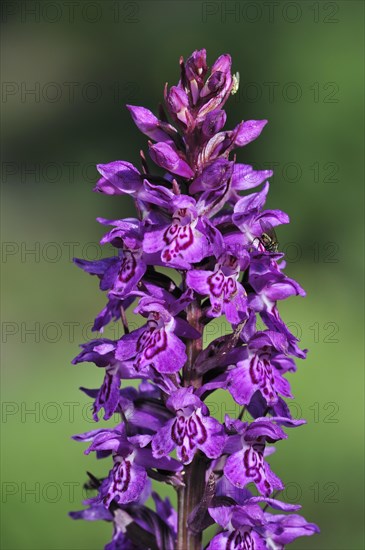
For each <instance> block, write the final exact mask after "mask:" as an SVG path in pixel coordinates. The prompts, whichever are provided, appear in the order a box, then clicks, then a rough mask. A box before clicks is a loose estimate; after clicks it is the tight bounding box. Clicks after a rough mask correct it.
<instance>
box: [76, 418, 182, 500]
mask: <svg viewBox="0 0 365 550" xmlns="http://www.w3.org/2000/svg"><path fill="white" fill-rule="evenodd" d="M74 439H75V440H76V441H92V443H91V445H90V447H89V448H88V449H86V451H85V454H89V453H90V452H92V451H95V452H96V453H97V455H98V456H100V457H101V456H102V457H105V456H108V455H109V454H110V453H113V462H114V465H113V468H112V469H111V470H110V472H109V476H108V477H107V478H106V479H105V480H104V481H103V483H102V484H101V487H100V490H99V494H98V496H97V497H96V499H93V500H92V501H91V502H102V503H103V504H104V506H105V507H106V508H109V506H110V503H111V502H112V501H113V500H115V502H117V503H119V504H128V503H130V502H138V501H139V500H140V499H142V501H144V500H145V494H147V492H149V491H150V484H149V481H148V476H147V472H146V470H147V469H148V468H158V469H161V470H171V471H173V472H178V471H179V470H181V468H182V466H181V465H180V464H179V463H178V462H177V461H176V460H174V459H172V458H170V457H159V458H158V459H157V458H155V457H154V455H153V454H152V451H151V450H150V449H148V448H143V449H142V448H140V447H137V446H135V445H134V444H133V443H131V442H130V441H129V439H128V437H127V433H126V428H125V426H124V425H120V426H117V427H116V428H114V429H112V430H107V429H101V430H94V431H91V432H87V433H85V434H81V435H77V436H74Z"/></svg>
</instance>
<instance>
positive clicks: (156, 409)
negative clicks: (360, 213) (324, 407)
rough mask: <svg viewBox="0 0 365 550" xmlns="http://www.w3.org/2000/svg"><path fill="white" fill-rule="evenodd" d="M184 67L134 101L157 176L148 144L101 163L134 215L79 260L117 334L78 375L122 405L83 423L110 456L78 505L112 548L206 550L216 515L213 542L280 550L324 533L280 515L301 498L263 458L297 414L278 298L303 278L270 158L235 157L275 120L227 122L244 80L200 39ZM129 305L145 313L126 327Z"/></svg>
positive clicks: (93, 348) (232, 548) (291, 340)
mask: <svg viewBox="0 0 365 550" xmlns="http://www.w3.org/2000/svg"><path fill="white" fill-rule="evenodd" d="M180 68H181V76H180V80H179V83H178V84H177V86H172V87H171V88H168V87H167V85H166V87H165V93H164V95H165V108H164V107H162V106H160V111H159V117H158V118H157V117H156V116H155V115H154V114H153V113H152V112H151V111H149V110H148V109H146V108H144V107H136V106H132V105H128V109H129V111H130V113H131V115H132V118H133V120H134V122H135V124H136V125H137V127H138V128H139V130H141V131H142V132H143V133H144V134H145V135H146V136H147V137H148V138H149V140H150V141H149V142H148V147H149V156H150V158H151V159H152V161H153V163H154V164H156V165H157V166H158V167H159V168H162V171H161V170H160V171H159V172H160V175H159V174H158V173H156V172H154V173H152V170H153V169H152V168H151V163H148V162H147V160H146V157H145V155H144V154H143V153H141V165H142V168H141V170H138V169H137V168H136V167H135V166H133V165H132V164H130V163H129V162H125V161H115V162H111V163H109V164H101V165H98V171H99V172H100V174H101V179H100V180H99V181H98V183H97V185H96V188H95V190H96V191H98V192H101V193H104V194H107V195H129V196H130V197H132V198H133V199H134V202H135V206H136V211H137V217H135V218H126V219H117V220H106V219H104V218H98V221H99V222H100V223H101V224H103V225H108V226H111V227H112V229H111V230H110V231H109V232H108V233H107V234H106V235H105V236H104V237H103V238H102V240H101V243H102V244H106V243H109V244H111V245H112V246H113V247H114V248H115V250H116V254H115V255H114V256H113V257H110V258H105V259H100V260H96V261H87V260H79V259H78V260H75V261H76V263H77V265H78V266H79V267H81V268H82V269H83V270H85V271H86V272H88V273H90V274H92V275H97V276H98V277H99V279H100V288H101V290H103V291H107V295H108V302H107V304H106V306H105V308H104V309H103V310H102V311H101V312H100V313H99V315H98V316H97V317H96V319H95V323H94V327H93V329H94V330H95V331H98V332H101V333H102V332H103V329H104V327H105V326H106V325H107V324H108V323H110V322H116V321H119V320H120V321H121V324H122V326H123V328H124V334H123V336H122V337H121V338H120V339H118V340H116V341H114V340H109V339H106V338H99V339H95V340H92V341H90V342H88V343H86V344H83V345H82V351H81V353H80V354H79V355H78V356H77V357H76V358H75V359H74V363H81V362H85V361H88V362H93V363H95V364H96V365H97V366H98V367H100V368H101V369H103V370H104V373H105V374H104V380H103V383H102V386H101V388H100V389H99V390H94V389H85V388H82V389H83V391H84V392H85V393H86V394H87V395H88V396H89V397H91V398H92V399H93V400H94V404H93V416H94V420H95V421H98V414H99V411H100V410H101V409H104V419H105V420H108V419H110V418H111V417H112V416H114V415H115V414H117V415H119V419H120V422H119V423H118V425H116V426H114V427H111V428H103V429H98V430H93V431H90V432H87V433H85V434H82V435H77V436H75V439H76V440H77V441H89V442H91V444H90V446H89V448H88V449H87V450H86V451H85V452H86V454H88V453H90V452H92V451H93V452H95V453H96V456H97V458H105V457H109V458H111V460H112V464H111V469H110V471H109V474H108V475H107V477H105V478H104V479H98V478H96V477H94V476H93V475H92V474H89V477H90V484H91V485H92V486H93V488H94V489H96V490H97V496H95V497H93V498H90V499H88V500H87V501H86V502H85V503H86V504H88V508H86V509H85V510H83V511H80V512H72V513H71V516H72V517H73V518H75V519H79V518H82V519H86V520H98V519H100V520H105V521H109V522H111V523H113V526H114V533H113V537H112V540H111V542H109V543H108V544H107V545H106V547H105V548H106V550H120V549H126V550H136V549H147V548H151V549H154V550H155V549H160V550H173V549H175V548H176V549H177V550H192V549H194V550H196V549H198V548H199V549H201V548H202V546H203V542H202V540H203V539H202V533H203V531H204V530H205V529H207V528H208V527H209V526H211V525H213V524H216V526H217V530H216V534H213V535H212V538H211V540H210V542H208V543H207V549H208V550H221V549H227V550H254V549H256V550H264V549H268V550H280V549H282V548H284V547H285V546H286V544H288V543H290V542H291V541H293V540H294V539H295V538H297V537H299V536H302V535H312V534H313V533H315V532H318V528H317V526H316V525H314V524H312V523H307V521H306V520H305V519H304V518H303V517H301V516H300V515H298V514H296V513H285V512H295V511H296V510H297V509H298V508H300V506H297V505H292V504H286V503H284V502H281V501H279V500H277V499H276V498H275V496H276V494H277V493H278V492H280V491H282V490H283V489H284V485H283V483H282V481H281V480H280V479H279V477H277V476H276V475H275V473H274V472H273V471H272V470H271V468H270V466H269V464H268V463H267V461H266V457H267V456H268V455H270V454H271V453H272V452H273V450H274V448H273V447H272V446H270V444H272V443H275V442H277V441H280V440H282V439H285V438H286V437H287V435H286V433H285V431H284V429H283V428H290V427H295V426H299V425H301V424H303V423H304V421H303V420H296V419H293V418H292V416H291V414H290V410H289V408H288V406H287V404H286V402H285V401H284V398H292V394H291V391H290V386H289V383H288V381H287V379H286V378H285V374H286V373H287V372H293V371H295V368H296V367H295V363H294V359H293V358H294V357H298V358H301V359H304V358H305V355H306V352H305V351H302V350H301V349H300V348H299V347H298V345H297V339H296V338H295V337H294V335H293V334H292V333H291V332H290V331H289V329H288V328H287V326H286V325H285V323H284V321H283V320H282V319H281V317H280V315H279V313H278V309H277V301H278V300H282V299H285V298H287V297H289V296H292V295H300V296H303V295H304V291H303V289H302V288H301V287H300V286H299V284H298V283H296V282H295V281H294V280H292V279H290V278H288V277H287V276H286V275H285V274H284V272H283V269H284V267H285V262H284V261H283V256H284V255H283V254H282V253H280V252H278V251H277V247H276V246H270V237H269V236H268V234H269V230H268V229H267V228H273V227H275V226H278V225H280V224H286V223H288V222H289V219H288V216H287V215H286V214H285V213H284V212H281V211H280V210H265V209H264V206H265V200H266V196H267V193H268V190H269V183H268V182H267V181H266V180H267V179H268V178H269V177H270V176H271V175H272V172H271V171H270V170H259V171H257V170H254V169H253V168H252V167H251V166H249V165H247V164H240V163H237V162H236V161H235V156H233V158H231V152H232V151H233V150H234V149H235V148H237V147H243V146H245V145H247V144H248V143H250V142H251V141H253V140H254V139H256V138H257V137H258V136H259V135H260V133H261V131H262V129H263V127H264V126H265V124H266V122H267V121H266V120H258V121H257V120H248V121H245V122H241V123H240V124H238V126H236V127H235V128H234V129H233V130H223V128H224V125H225V122H226V113H225V111H224V110H223V106H224V104H225V102H226V100H227V99H228V98H229V96H230V95H231V94H232V93H234V92H235V91H236V90H237V86H238V79H237V76H235V75H232V74H231V58H230V56H229V55H221V56H220V57H219V58H218V59H217V61H216V62H215V63H214V65H213V66H212V68H211V70H210V73H209V75H208V67H207V64H206V52H205V50H200V51H195V52H194V53H193V54H192V55H191V56H190V57H189V58H188V59H187V61H186V62H184V60H183V59H181V60H180ZM258 186H261V187H260V189H259V190H258V191H257V190H256V191H255V192H251V189H254V188H256V187H258ZM242 192H243V193H242ZM263 235H265V238H263ZM132 304H134V307H135V309H134V312H135V313H136V314H139V315H141V316H142V317H143V318H144V319H145V324H143V325H142V326H141V327H140V328H137V329H136V330H132V331H129V328H128V321H127V315H126V310H127V309H128V308H129V307H130V306H132ZM223 316H225V318H226V322H227V324H228V325H229V326H230V327H231V330H230V331H227V332H225V333H224V334H222V335H221V336H219V337H218V338H215V339H214V340H213V341H211V342H209V343H207V345H205V346H204V345H203V344H204V343H205V333H204V331H206V327H207V325H208V324H209V323H212V322H214V319H217V318H220V317H223ZM259 320H260V322H262V323H263V325H264V326H265V328H264V329H262V330H261V329H259V328H258V322H259ZM122 380H123V381H124V380H140V384H139V386H138V387H135V386H133V387H130V386H127V385H125V382H123V383H122V384H121V381H122ZM216 390H226V391H227V392H229V393H230V395H231V396H232V397H233V399H234V400H235V402H236V403H237V404H238V405H240V406H242V411H241V413H240V415H239V417H238V418H231V417H230V416H229V415H226V416H225V418H224V422H223V423H221V422H219V421H218V420H217V419H216V418H214V417H213V416H211V415H210V411H209V408H208V406H207V404H206V403H205V400H206V398H207V397H208V396H211V395H212V394H213V393H214V392H215V391H216ZM248 416H249V417H250V419H251V420H250V421H249V420H246V421H244V420H243V419H244V418H246V417H248ZM172 454H173V456H172ZM151 480H154V482H156V483H157V482H161V483H167V484H169V485H171V486H173V487H174V488H175V489H176V492H177V511H176V510H175V509H174V507H173V506H172V504H171V502H170V500H169V499H168V498H166V499H164V500H163V499H162V498H161V497H160V496H159V495H158V494H157V493H156V492H151ZM248 485H249V486H250V490H249V489H248V488H247V486H248ZM151 496H152V499H153V501H154V503H153V507H152V508H151V507H148V506H147V505H146V501H147V500H148V499H149V498H150V497H151ZM153 501H152V500H151V501H149V503H152V502H153ZM269 507H271V508H272V509H274V510H279V511H280V512H281V513H270V512H269V511H267V509H268V508H269ZM283 512H284V513H283Z"/></svg>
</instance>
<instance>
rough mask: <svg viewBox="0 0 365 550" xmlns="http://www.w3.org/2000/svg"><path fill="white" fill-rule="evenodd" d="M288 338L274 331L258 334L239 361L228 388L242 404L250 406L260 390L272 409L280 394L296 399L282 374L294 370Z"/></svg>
mask: <svg viewBox="0 0 365 550" xmlns="http://www.w3.org/2000/svg"><path fill="white" fill-rule="evenodd" d="M285 346H286V341H285V338H284V337H283V336H282V335H281V334H279V333H275V332H272V331H266V332H258V333H256V334H255V335H254V336H253V337H252V338H251V339H250V341H249V342H248V345H247V349H246V350H245V355H246V357H245V359H243V360H242V361H239V362H238V363H237V366H236V367H235V368H233V369H232V370H231V371H230V372H229V375H228V379H227V387H228V389H229V391H230V392H231V394H232V396H233V398H234V399H235V401H237V403H239V404H240V405H248V404H249V403H250V401H251V398H252V396H253V395H254V393H255V392H256V391H259V392H260V393H261V395H262V397H263V398H264V399H265V401H266V403H267V405H268V406H271V405H274V404H275V403H276V402H277V401H278V399H279V394H280V395H283V396H285V397H289V398H290V397H292V395H291V392H290V386H289V382H288V381H287V380H286V379H285V378H283V376H282V374H283V373H285V372H287V371H289V370H294V369H295V365H294V361H293V360H291V359H290V358H288V357H287V356H286V355H285V351H286V347H285Z"/></svg>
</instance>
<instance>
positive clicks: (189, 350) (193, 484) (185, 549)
mask: <svg viewBox="0 0 365 550" xmlns="http://www.w3.org/2000/svg"><path fill="white" fill-rule="evenodd" d="M201 317H202V311H201V307H200V304H199V302H198V301H197V300H195V301H194V302H192V303H191V304H190V305H189V306H188V308H187V321H188V323H190V325H191V326H193V327H194V328H195V329H196V330H198V331H199V332H200V334H203V329H204V326H203V324H202V323H201ZM202 347H203V339H202V337H200V338H197V339H195V340H188V342H187V345H186V354H187V357H188V360H187V362H186V364H185V366H184V369H183V380H182V384H183V386H185V387H187V386H191V385H192V386H194V387H195V388H199V387H200V386H201V378H200V376H198V375H197V373H196V372H195V371H194V363H195V360H196V358H197V356H198V354H199V353H200V351H201V350H202ZM205 471H206V461H205V460H204V457H203V456H202V455H201V454H200V453H199V452H197V453H196V454H195V456H194V459H193V461H192V462H191V464H187V465H186V466H185V468H184V487H180V488H179V490H178V518H179V519H178V535H177V544H176V550H200V549H201V544H202V535H201V533H199V534H194V533H191V532H189V530H188V518H189V516H190V514H191V512H192V511H193V509H194V508H195V507H196V506H197V505H198V504H199V502H200V501H201V499H202V497H203V494H204V489H205Z"/></svg>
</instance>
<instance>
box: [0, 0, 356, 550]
mask: <svg viewBox="0 0 365 550" xmlns="http://www.w3.org/2000/svg"><path fill="white" fill-rule="evenodd" d="M4 4H7V7H6V8H4V9H5V11H4V13H3V33H2V44H3V49H2V79H3V98H2V111H3V115H2V129H3V136H5V135H6V138H7V139H6V141H5V140H4V146H3V161H2V183H3V190H2V199H3V201H2V242H3V256H2V269H3V277H2V289H3V297H2V342H3V343H2V422H1V436H2V437H1V440H2V507H3V508H2V515H1V539H2V542H1V548H3V549H4V550H86V549H88V550H97V549H99V548H102V546H103V543H105V542H106V541H107V540H109V538H110V536H111V533H110V526H109V525H107V524H101V523H94V524H86V523H83V522H73V521H71V520H70V519H68V517H67V512H68V511H69V510H77V509H79V508H80V503H81V500H82V499H83V497H84V495H83V490H82V484H83V482H84V480H85V471H86V470H87V469H88V470H92V471H93V472H94V473H96V474H103V473H105V471H106V468H107V464H106V463H99V464H97V463H96V461H95V460H94V459H93V458H92V457H85V456H83V454H82V451H83V446H82V445H80V444H77V443H74V442H72V441H71V440H70V436H71V435H72V434H73V433H79V432H82V431H87V430H89V429H92V424H91V422H90V417H89V414H88V408H89V402H88V400H87V398H86V397H84V396H83V394H81V393H80V392H79V391H78V387H79V386H81V385H84V386H87V387H97V386H98V385H99V384H100V382H101V372H100V371H99V370H98V369H97V368H95V367H94V366H93V365H91V364H87V365H83V366H78V367H73V366H71V365H70V361H71V359H72V357H73V356H74V355H75V354H76V353H77V349H78V348H77V345H78V343H79V342H83V341H85V339H87V338H89V337H90V330H88V325H87V324H88V323H89V322H90V321H92V319H93V318H94V316H95V315H96V313H97V312H98V311H99V310H100V309H101V308H102V307H103V304H104V297H103V296H102V295H101V293H100V292H99V291H98V289H97V281H96V280H95V279H94V278H92V277H88V276H87V275H86V274H84V273H82V272H81V271H78V270H77V269H76V267H74V266H73V264H72V263H71V261H70V253H69V252H70V249H71V248H72V247H74V253H75V255H78V256H80V255H82V254H83V253H84V255H85V254H86V257H88V258H89V259H91V258H92V257H95V254H97V253H98V249H97V248H96V247H95V245H93V244H90V243H97V242H98V240H99V239H100V237H101V235H102V229H101V228H100V227H99V226H98V224H97V223H96V222H95V218H96V216H104V217H106V218H111V219H112V218H114V217H125V216H133V210H132V207H131V203H130V202H128V201H127V200H125V199H124V198H110V197H104V196H101V195H97V194H94V193H92V187H93V182H94V181H96V178H97V175H96V171H95V169H94V168H93V167H92V165H95V164H96V163H98V162H109V161H112V160H116V159H125V160H129V161H131V162H134V163H136V164H138V151H139V149H140V148H141V147H145V146H146V141H145V139H144V137H143V136H142V135H141V134H139V132H138V131H137V130H136V128H135V127H134V125H133V123H132V121H131V119H130V117H129V115H128V112H127V110H126V109H125V108H124V107H123V105H124V104H125V103H132V104H137V105H145V106H148V107H149V108H151V109H153V110H154V109H155V107H156V106H157V104H158V102H159V101H160V100H161V98H162V91H163V86H164V84H165V81H168V82H169V83H170V84H172V83H176V82H177V80H178V60H179V57H180V55H183V56H184V57H187V56H188V55H189V54H190V53H191V52H192V51H193V50H194V49H196V48H202V47H205V48H206V49H207V52H208V59H209V62H210V63H212V62H213V61H214V60H215V58H216V57H217V56H218V55H220V54H221V53H224V52H229V53H230V54H231V55H232V57H233V67H234V70H235V71H236V70H237V71H239V72H240V76H241V87H240V92H239V93H238V94H237V95H236V96H235V97H232V99H231V100H230V102H229V104H228V123H227V126H228V127H232V126H233V125H235V124H236V123H237V122H238V121H239V120H241V119H251V118H252V119H255V118H259V119H260V118H267V119H268V120H269V124H268V126H267V127H266V128H265V130H264V132H263V134H262V136H261V137H260V138H259V139H258V140H257V141H256V142H255V143H253V144H251V145H249V146H247V147H246V148H245V149H243V150H240V151H238V160H239V161H241V162H245V163H253V164H255V165H257V166H258V167H263V166H266V167H267V166H269V165H272V164H273V163H278V164H276V165H275V177H274V178H273V183H272V185H271V193H270V199H269V205H270V207H272V208H280V209H283V210H285V211H287V212H288V213H289V214H290V216H291V219H292V223H291V225H290V226H287V227H283V228H281V229H280V232H279V241H280V243H281V247H282V249H285V250H286V251H287V253H288V256H289V257H288V267H287V273H288V274H289V275H290V276H292V277H294V278H296V279H297V280H299V281H300V282H301V284H302V285H303V286H304V288H305V289H306V290H307V293H308V296H307V298H306V299H304V300H303V299H300V298H297V299H293V300H289V301H288V302H287V303H285V304H282V307H281V312H282V314H283V316H284V318H285V319H286V320H287V321H288V322H290V323H291V328H292V330H293V331H296V332H297V333H298V334H300V335H301V337H302V344H303V346H304V347H308V348H309V349H310V352H309V355H308V360H307V361H306V362H305V363H301V364H299V365H298V366H299V369H298V373H297V374H295V376H292V377H291V383H292V389H293V392H294V394H295V398H296V399H295V405H294V408H293V411H294V412H295V413H297V414H298V416H300V415H302V416H304V417H306V418H307V419H308V424H307V425H306V426H304V427H302V428H298V429H297V430H292V431H289V438H288V440H287V441H285V442H282V443H280V444H279V445H278V449H277V452H276V454H275V456H273V457H272V458H271V459H270V460H271V464H272V467H273V469H274V471H275V472H276V473H277V474H278V475H279V476H280V477H281V478H282V479H283V480H284V482H286V483H287V484H288V489H287V491H286V493H285V494H284V497H286V499H287V500H288V501H290V502H297V501H300V502H301V503H302V504H303V515H304V516H305V517H306V518H307V519H308V520H311V521H315V522H316V523H318V524H319V525H320V527H321V530H322V533H321V535H319V536H316V537H312V538H310V539H300V540H299V541H297V542H296V543H294V544H293V545H292V548H293V550H294V549H303V550H304V549H309V548H311V549H313V550H360V549H361V548H363V547H364V546H363V545H364V541H363V533H362V519H363V490H362V489H363V484H362V482H363V438H362V436H363V362H362V357H363V355H362V346H361V340H362V337H363V328H364V325H363V308H362V303H363V290H362V272H363V271H362V270H363V263H362V250H363V248H362V245H363V242H362V231H361V228H362V221H363V187H364V174H363V165H362V160H361V159H362V154H363V148H364V138H363V124H362V117H363V95H364V89H363V61H364V55H363V3H362V2H360V1H352V0H348V1H336V2H324V1H319V2H312V1H308V2H307V1H297V2H285V1H284V2H283V1H280V2H274V3H273V4H272V5H271V6H269V4H270V2H261V1H258V2H199V1H196V2H195V1H185V2H183V1H170V2H167V1H155V0H153V1H152V0H150V1H138V2H114V1H113V2H109V1H108V0H105V1H101V2H100V1H99V2H88V1H86V0H82V1H81V2H79V3H76V4H78V7H77V6H76V7H75V12H74V18H73V19H72V18H71V17H70V12H69V11H68V8H67V6H66V4H67V3H66V2H62V1H56V2H52V3H51V2H32V1H27V2H4ZM91 4H94V8H93V7H92V5H91ZM52 5H53V7H52ZM90 5H91V7H90ZM95 5H96V8H95ZM22 6H23V7H22ZM34 6H35V7H34ZM47 6H48V7H47ZM54 6H56V7H54ZM31 8H32V9H33V8H34V9H35V10H36V12H35V14H36V15H32V13H30V11H24V10H25V9H27V10H30V9H31ZM96 9H97V10H99V11H95V10H96ZM22 10H23V11H22ZM37 10H38V12H37ZM100 10H101V17H98V14H99V12H100ZM229 10H233V13H230V12H229ZM9 11H13V12H14V13H13V15H7V13H8V12H9ZM37 13H38V16H37ZM60 14H61V16H60ZM270 14H271V15H270ZM52 20H54V22H51V21H52ZM92 20H95V22H92ZM9 83H10V84H9ZM37 83H39V84H37ZM50 83H53V87H52V84H50ZM72 83H74V84H72ZM90 83H94V85H91V84H90ZM95 83H96V85H95ZM37 86H38V91H37ZM31 88H33V89H36V95H30V94H26V93H25V91H26V89H28V90H29V89H31ZM71 89H72V90H73V91H74V96H72V95H70V90H71ZM100 91H101V92H100ZM57 94H58V97H57ZM95 94H97V95H95ZM272 94H273V95H272ZM93 98H96V100H95V101H93ZM32 168H33V169H35V171H36V174H34V173H32V172H30V171H29V169H32ZM73 170H74V172H73ZM50 243H53V244H50ZM70 243H74V244H73V245H72V244H70ZM26 249H35V250H36V253H35V254H33V255H32V254H27V253H26ZM37 323H38V325H37ZM32 327H33V328H35V330H36V335H32V334H30V333H27V332H26V331H27V329H30V328H32ZM72 327H74V328H72ZM225 329H226V327H225V325H224V323H223V322H219V323H218V324H217V325H216V326H215V328H214V331H213V329H212V331H211V337H213V336H216V335H218V334H221V333H222V331H223V330H225ZM73 332H74V333H73ZM209 404H210V405H211V406H212V407H213V408H214V411H216V414H217V415H218V417H220V418H222V417H223V416H224V413H225V412H231V413H233V412H234V411H235V408H234V405H233V404H232V402H231V401H227V400H225V397H224V396H221V395H219V396H217V398H213V397H211V398H210V401H209ZM31 409H33V410H35V411H36V412H35V414H31V413H30V412H29V411H30V410H31ZM236 410H237V409H236ZM72 411H73V412H72ZM101 424H102V423H101ZM32 489H33V490H34V491H35V492H34V493H33V494H32V493H31V492H30V491H31V490H32Z"/></svg>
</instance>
